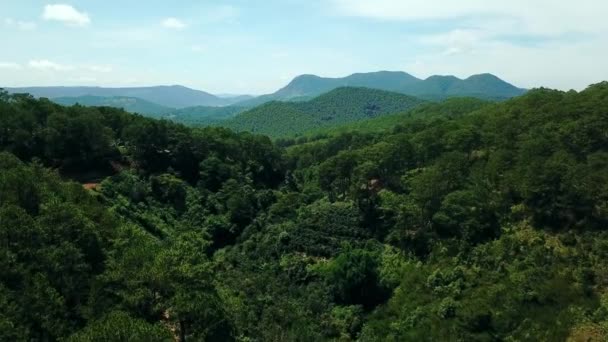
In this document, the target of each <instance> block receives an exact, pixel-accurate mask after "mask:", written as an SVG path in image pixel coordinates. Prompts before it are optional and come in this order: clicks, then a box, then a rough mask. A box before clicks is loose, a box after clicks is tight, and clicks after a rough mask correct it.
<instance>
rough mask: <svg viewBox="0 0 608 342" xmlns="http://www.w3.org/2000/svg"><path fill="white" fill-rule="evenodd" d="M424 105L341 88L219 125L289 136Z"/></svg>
mask: <svg viewBox="0 0 608 342" xmlns="http://www.w3.org/2000/svg"><path fill="white" fill-rule="evenodd" d="M423 102H424V101H422V100H420V99H417V98H415V97H411V96H407V95H402V94H397V93H391V92H387V91H382V90H375V89H368V88H338V89H335V90H332V91H330V92H328V93H327V94H323V95H321V96H318V97H316V98H314V99H312V100H309V101H300V102H269V103H266V104H263V105H261V106H258V107H255V108H253V109H251V110H248V111H246V112H244V113H241V114H239V115H237V116H236V117H235V118H233V119H231V120H228V121H222V122H219V123H218V125H221V126H223V127H227V128H231V129H234V130H236V131H249V132H253V133H257V134H265V135H268V136H271V137H287V136H294V135H300V134H303V133H305V132H307V131H310V130H313V129H317V128H321V127H336V126H340V125H343V124H347V123H351V122H356V121H360V120H364V119H369V118H374V117H378V116H383V115H387V114H393V113H397V112H402V111H406V110H408V109H411V108H414V107H415V106H417V105H419V104H421V103H423Z"/></svg>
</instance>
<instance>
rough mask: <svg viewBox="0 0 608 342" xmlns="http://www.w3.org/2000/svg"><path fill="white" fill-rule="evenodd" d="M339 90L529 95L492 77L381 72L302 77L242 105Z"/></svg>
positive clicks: (437, 95)
mask: <svg viewBox="0 0 608 342" xmlns="http://www.w3.org/2000/svg"><path fill="white" fill-rule="evenodd" d="M339 87H365V88H372V89H380V90H386V91H392V92H398V93H402V94H406V95H411V96H416V97H420V98H423V99H429V100H441V99H445V98H448V97H476V98H480V99H485V100H505V99H508V98H512V97H515V96H519V95H522V94H523V93H525V90H524V89H520V88H517V87H515V86H513V85H511V84H509V83H507V82H505V81H503V80H501V79H499V78H498V77H496V76H494V75H491V74H480V75H474V76H471V77H469V78H467V79H464V80H462V79H459V78H456V77H454V76H431V77H429V78H427V79H425V80H421V79H418V78H416V77H414V76H412V75H410V74H408V73H405V72H391V71H380V72H371V73H357V74H353V75H350V76H347V77H344V78H325V77H319V76H315V75H302V76H298V77H296V78H295V79H294V80H293V81H291V82H290V83H289V84H288V85H287V86H285V87H284V88H281V89H280V90H278V91H277V92H275V93H273V94H269V95H263V96H260V97H257V98H255V99H252V100H249V101H245V102H241V103H239V105H241V106H254V105H258V104H262V103H265V102H268V101H286V100H290V99H293V98H297V97H314V96H318V95H320V94H323V93H325V92H328V91H331V90H333V89H336V88H339Z"/></svg>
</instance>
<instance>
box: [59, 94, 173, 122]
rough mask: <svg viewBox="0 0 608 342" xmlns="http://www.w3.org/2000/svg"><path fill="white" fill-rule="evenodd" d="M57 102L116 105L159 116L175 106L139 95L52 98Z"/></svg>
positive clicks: (67, 104) (131, 110)
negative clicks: (144, 98) (142, 97)
mask: <svg viewBox="0 0 608 342" xmlns="http://www.w3.org/2000/svg"><path fill="white" fill-rule="evenodd" d="M52 101H53V102H55V103H58V104H61V105H64V106H71V105H75V104H80V105H83V106H96V107H99V106H105V107H116V108H122V109H124V110H125V111H127V112H131V113H139V114H142V115H145V116H152V117H158V116H160V115H162V114H167V113H169V112H171V111H173V110H174V109H173V108H169V107H165V106H161V105H158V104H156V103H153V102H149V101H146V100H142V99H140V98H137V97H123V96H112V97H102V96H91V95H85V96H78V97H56V98H53V100H52Z"/></svg>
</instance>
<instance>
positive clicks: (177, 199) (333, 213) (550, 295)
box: [0, 82, 608, 342]
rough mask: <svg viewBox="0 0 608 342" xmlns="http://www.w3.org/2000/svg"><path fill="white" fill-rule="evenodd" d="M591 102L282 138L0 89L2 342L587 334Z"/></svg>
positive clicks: (596, 257) (602, 113)
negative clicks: (282, 141) (93, 176)
mask: <svg viewBox="0 0 608 342" xmlns="http://www.w3.org/2000/svg"><path fill="white" fill-rule="evenodd" d="M339 91H341V92H346V93H348V94H354V93H356V91H361V90H360V89H355V90H353V89H340V90H339ZM380 93H383V94H384V92H380ZM359 95H362V94H359ZM382 96H393V95H392V94H391V93H389V94H388V95H387V94H384V95H382ZM364 98H365V97H364ZM350 99H351V101H354V102H356V99H355V98H354V97H352V98H350ZM321 100H323V99H321ZM314 101H315V100H313V101H310V102H314ZM319 103H321V104H322V103H325V106H326V107H328V108H331V106H333V104H334V103H336V102H335V101H333V100H332V101H326V102H324V101H319ZM300 105H301V106H308V109H310V108H319V107H316V106H312V105H311V103H308V102H305V103H300ZM318 106H320V104H319V105H318ZM352 108H354V109H356V108H358V106H353V107H352ZM355 112H357V113H358V110H355ZM606 113H608V82H607V83H600V84H596V85H592V86H590V87H588V88H587V89H585V90H584V91H581V92H576V91H569V92H562V91H557V90H549V89H534V90H531V91H529V92H528V93H526V94H525V95H523V96H521V97H517V98H514V99H511V100H508V101H504V102H499V103H485V102H483V101H478V100H472V99H450V100H448V101H444V102H441V103H423V104H420V105H418V106H417V107H415V108H414V109H412V110H411V111H410V112H409V113H407V114H402V115H389V116H379V117H377V118H375V119H373V120H371V121H370V120H368V121H367V124H368V125H369V124H370V123H372V126H374V125H375V126H376V128H374V129H371V130H365V129H364V130H358V129H356V128H354V129H352V130H349V131H346V132H341V131H339V129H338V128H337V129H336V131H333V132H329V133H327V134H326V136H324V137H322V138H319V139H304V138H302V141H295V142H292V143H291V144H289V146H288V147H286V148H283V147H281V146H279V145H277V144H276V143H273V142H272V141H271V140H270V139H269V138H268V137H265V136H261V135H254V134H250V133H235V132H233V131H230V130H228V129H224V128H218V127H206V128H192V127H186V126H183V125H180V124H176V123H173V122H170V121H167V120H154V119H150V118H145V117H142V116H139V115H133V114H130V113H127V112H124V111H122V110H120V109H116V108H111V107H81V106H73V107H65V106H61V105H58V104H56V103H53V102H51V101H49V100H47V99H35V98H32V97H28V96H24V95H12V96H11V95H8V94H7V93H5V92H2V91H0V246H2V249H1V252H2V253H0V303H1V304H2V310H1V311H0V341H69V342H75V341H122V340H133V341H151V342H164V341H175V340H179V341H287V342H290V341H361V342H364V341H451V340H455V339H456V340H461V341H606V340H608V231H607V230H606V227H607V226H608V204H607V203H608V115H606ZM389 117H390V122H391V124H390V125H387V123H386V122H384V121H383V120H385V118H389ZM349 125H351V124H349ZM352 125H354V124H352ZM382 125H387V126H384V127H380V126H382ZM298 140H300V139H298ZM95 172H96V173H98V175H103V179H101V180H99V181H96V182H95V183H94V184H91V183H90V182H86V183H87V184H82V183H84V182H77V180H78V178H76V177H74V176H75V175H78V176H83V175H87V174H89V173H95Z"/></svg>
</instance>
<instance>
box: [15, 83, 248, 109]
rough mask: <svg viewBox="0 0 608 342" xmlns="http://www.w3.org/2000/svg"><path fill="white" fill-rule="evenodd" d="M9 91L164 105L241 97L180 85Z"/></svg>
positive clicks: (209, 103)
mask: <svg viewBox="0 0 608 342" xmlns="http://www.w3.org/2000/svg"><path fill="white" fill-rule="evenodd" d="M6 90H7V91H8V92H10V93H29V94H32V95H33V96H34V97H47V98H49V99H54V98H57V97H80V96H99V97H114V96H119V97H137V98H139V99H142V100H146V101H149V102H153V103H156V104H159V105H161V106H165V107H171V108H185V107H193V106H227V105H230V104H233V103H236V102H240V101H242V100H243V99H247V98H243V97H235V98H220V97H218V96H215V95H212V94H209V93H207V92H204V91H200V90H194V89H190V88H187V87H184V86H179V85H174V86H155V87H136V88H102V87H26V88H6Z"/></svg>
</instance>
